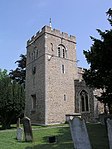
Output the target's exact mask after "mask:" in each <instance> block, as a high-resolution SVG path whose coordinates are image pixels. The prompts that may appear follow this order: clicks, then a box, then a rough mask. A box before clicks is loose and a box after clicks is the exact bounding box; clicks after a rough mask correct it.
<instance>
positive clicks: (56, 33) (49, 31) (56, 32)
mask: <svg viewBox="0 0 112 149" xmlns="http://www.w3.org/2000/svg"><path fill="white" fill-rule="evenodd" d="M45 33H47V34H51V35H53V36H57V37H58V38H61V39H65V40H69V41H71V42H74V43H76V37H75V36H72V35H70V36H69V35H68V34H67V33H65V32H61V31H60V30H57V29H52V28H51V27H50V26H44V27H43V28H42V29H41V30H40V31H38V32H37V33H36V34H35V35H34V36H32V37H31V39H29V40H28V41H27V46H28V45H30V44H32V43H33V42H34V41H35V40H37V39H38V38H39V37H40V36H42V35H43V34H45Z"/></svg>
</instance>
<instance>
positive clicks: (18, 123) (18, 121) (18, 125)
mask: <svg viewBox="0 0 112 149" xmlns="http://www.w3.org/2000/svg"><path fill="white" fill-rule="evenodd" d="M19 127H20V118H18V120H17V128H19Z"/></svg>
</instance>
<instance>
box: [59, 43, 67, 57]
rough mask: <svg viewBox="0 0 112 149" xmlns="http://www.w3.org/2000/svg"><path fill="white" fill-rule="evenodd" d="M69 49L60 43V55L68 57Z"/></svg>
mask: <svg viewBox="0 0 112 149" xmlns="http://www.w3.org/2000/svg"><path fill="white" fill-rule="evenodd" d="M66 52H67V50H66V49H65V46H64V45H62V44H60V45H59V46H58V57H62V58H66V55H67V53H66Z"/></svg>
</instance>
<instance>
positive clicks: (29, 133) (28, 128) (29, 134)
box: [23, 117, 33, 142]
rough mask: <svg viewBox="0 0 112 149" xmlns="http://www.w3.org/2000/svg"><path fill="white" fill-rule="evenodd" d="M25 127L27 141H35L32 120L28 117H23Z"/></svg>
mask: <svg viewBox="0 0 112 149" xmlns="http://www.w3.org/2000/svg"><path fill="white" fill-rule="evenodd" d="M23 128H24V135H25V141H26V142H30V141H33V133H32V127H31V121H30V119H29V118H28V117H24V118H23Z"/></svg>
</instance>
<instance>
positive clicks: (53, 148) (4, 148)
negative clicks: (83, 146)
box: [0, 124, 109, 149]
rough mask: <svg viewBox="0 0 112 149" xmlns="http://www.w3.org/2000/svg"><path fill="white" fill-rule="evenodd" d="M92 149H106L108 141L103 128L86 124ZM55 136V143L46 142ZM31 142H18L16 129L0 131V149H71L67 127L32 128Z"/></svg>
mask: <svg viewBox="0 0 112 149" xmlns="http://www.w3.org/2000/svg"><path fill="white" fill-rule="evenodd" d="M87 129H88V132H89V137H90V140H91V145H92V149H108V148H109V147H108V139H107V133H106V129H105V126H102V125H100V124H87ZM52 135H55V136H56V138H57V142H56V143H54V144H52V143H49V142H48V137H49V136H52ZM33 137H34V141H33V142H29V143H28V142H24V141H23V142H18V141H17V140H16V139H15V138H16V129H11V130H5V131H2V130H1V131H0V149H73V142H72V139H71V134H70V129H69V127H68V125H64V127H63V126H59V127H57V126H56V127H53V126H51V127H40V126H33Z"/></svg>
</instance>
